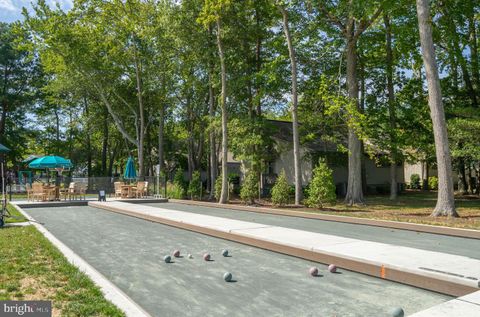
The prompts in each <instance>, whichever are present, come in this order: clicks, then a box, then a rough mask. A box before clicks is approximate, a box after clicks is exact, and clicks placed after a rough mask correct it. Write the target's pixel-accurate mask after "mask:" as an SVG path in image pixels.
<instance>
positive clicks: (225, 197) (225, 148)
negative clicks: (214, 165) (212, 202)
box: [217, 18, 228, 204]
mask: <svg viewBox="0 0 480 317" xmlns="http://www.w3.org/2000/svg"><path fill="white" fill-rule="evenodd" d="M217 46H218V56H219V58H220V68H221V78H222V91H221V97H220V108H221V110H222V191H221V193H220V200H219V203H220V204H226V203H227V201H228V170H227V168H228V164H227V160H228V139H227V138H228V133H227V122H228V121H227V120H228V118H227V70H226V66H225V54H224V51H223V45H222V27H221V22H220V18H218V19H217Z"/></svg>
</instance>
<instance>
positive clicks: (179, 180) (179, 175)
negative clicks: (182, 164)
mask: <svg viewBox="0 0 480 317" xmlns="http://www.w3.org/2000/svg"><path fill="white" fill-rule="evenodd" d="M173 183H174V184H175V185H177V186H180V187H182V188H183V190H185V189H186V188H187V182H186V181H185V179H184V178H183V170H182V169H180V168H178V169H177V170H176V171H175V176H173Z"/></svg>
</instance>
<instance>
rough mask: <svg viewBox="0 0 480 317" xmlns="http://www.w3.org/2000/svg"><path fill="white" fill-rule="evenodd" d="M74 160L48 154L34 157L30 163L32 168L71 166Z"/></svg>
mask: <svg viewBox="0 0 480 317" xmlns="http://www.w3.org/2000/svg"><path fill="white" fill-rule="evenodd" d="M72 166H73V165H72V162H71V161H70V160H67V159H66V158H63V157H61V156H56V155H47V156H42V157H39V158H36V159H34V160H33V161H31V162H30V164H28V167H30V168H36V169H55V168H71V167H72Z"/></svg>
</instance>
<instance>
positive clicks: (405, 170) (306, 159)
mask: <svg viewBox="0 0 480 317" xmlns="http://www.w3.org/2000/svg"><path fill="white" fill-rule="evenodd" d="M269 122H270V123H271V124H272V125H274V126H275V127H276V129H275V131H276V132H275V133H274V134H273V136H272V138H273V139H274V141H275V144H276V145H275V147H276V150H277V152H278V155H277V156H276V158H275V159H274V160H273V161H271V162H267V163H266V168H265V170H264V172H263V174H262V182H261V183H262V187H263V188H264V190H265V191H267V192H268V191H269V189H270V188H271V186H272V185H273V184H274V182H275V179H276V178H277V176H278V175H279V174H280V172H281V171H282V169H283V170H285V174H286V176H287V179H288V182H289V183H290V184H292V185H293V184H294V176H295V172H294V161H293V143H292V139H293V137H292V123H291V122H288V121H278V120H269ZM300 155H301V172H302V184H303V185H304V186H306V185H308V183H309V182H310V181H311V179H312V176H313V175H312V174H313V168H314V166H315V164H316V163H317V162H318V158H319V157H326V159H327V162H328V164H329V165H330V168H331V169H332V170H333V179H334V182H335V184H336V186H337V194H339V195H344V194H345V192H346V184H347V180H348V167H347V166H348V155H347V153H342V152H339V151H338V149H337V146H336V145H335V144H333V143H328V142H324V141H316V142H312V143H309V144H303V145H301V147H300ZM363 157H364V166H365V178H366V186H367V188H366V191H367V193H387V192H388V191H389V188H390V185H389V184H390V166H389V164H385V165H381V164H379V163H377V160H373V159H371V158H370V157H369V156H368V155H367V154H364V156H363ZM411 166H414V167H415V166H416V165H409V164H405V163H401V164H397V182H398V183H399V186H404V184H405V183H408V182H409V181H410V174H411V173H410V171H416V170H415V169H413V167H411ZM228 167H229V172H230V173H238V174H239V175H240V178H243V174H244V172H245V171H244V168H243V164H242V162H241V161H239V160H236V159H235V157H234V156H233V154H232V153H230V152H229V154H228ZM431 175H432V174H431ZM265 191H264V192H265Z"/></svg>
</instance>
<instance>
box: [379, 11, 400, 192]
mask: <svg viewBox="0 0 480 317" xmlns="http://www.w3.org/2000/svg"><path fill="white" fill-rule="evenodd" d="M383 21H384V24H385V36H386V46H385V49H386V53H387V54H386V60H385V65H386V73H387V91H388V114H389V121H390V200H397V190H398V188H397V143H396V142H397V140H396V114H395V91H394V87H393V67H394V66H393V52H392V28H391V26H390V18H389V16H388V15H386V14H385V15H384V16H383Z"/></svg>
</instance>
